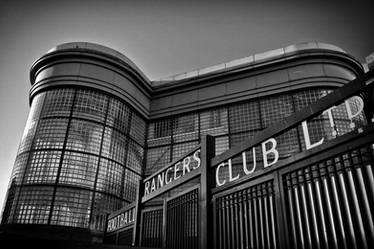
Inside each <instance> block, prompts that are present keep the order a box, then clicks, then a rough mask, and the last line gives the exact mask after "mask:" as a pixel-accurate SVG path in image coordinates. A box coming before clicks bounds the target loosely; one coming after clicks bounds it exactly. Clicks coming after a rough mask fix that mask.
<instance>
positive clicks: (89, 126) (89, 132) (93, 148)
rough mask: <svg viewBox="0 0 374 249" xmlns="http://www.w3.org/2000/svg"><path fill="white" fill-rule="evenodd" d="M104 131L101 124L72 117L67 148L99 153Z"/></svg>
mask: <svg viewBox="0 0 374 249" xmlns="http://www.w3.org/2000/svg"><path fill="white" fill-rule="evenodd" d="M102 132H103V127H102V126H101V125H98V124H96V123H92V122H89V121H84V120H75V119H72V121H71V124H70V129H69V135H68V140H67V144H66V149H69V150H78V151H84V152H89V153H94V154H99V151H100V142H101V136H102Z"/></svg>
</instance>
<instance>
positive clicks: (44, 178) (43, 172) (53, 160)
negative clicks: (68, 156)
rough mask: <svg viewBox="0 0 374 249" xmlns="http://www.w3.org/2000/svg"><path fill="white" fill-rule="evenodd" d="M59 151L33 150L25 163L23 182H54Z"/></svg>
mask: <svg viewBox="0 0 374 249" xmlns="http://www.w3.org/2000/svg"><path fill="white" fill-rule="evenodd" d="M60 159H61V152H60V151H51V150H48V151H35V152H33V153H32V154H31V156H30V160H29V162H28V165H27V169H26V174H25V179H24V183H26V184H27V183H55V181H56V176H57V171H58V167H59V164H60Z"/></svg>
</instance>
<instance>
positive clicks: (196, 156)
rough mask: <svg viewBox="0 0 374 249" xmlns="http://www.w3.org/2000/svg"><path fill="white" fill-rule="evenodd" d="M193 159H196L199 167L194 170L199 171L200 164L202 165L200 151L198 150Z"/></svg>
mask: <svg viewBox="0 0 374 249" xmlns="http://www.w3.org/2000/svg"><path fill="white" fill-rule="evenodd" d="M193 159H195V161H196V162H197V166H194V167H193V169H197V168H199V167H200V164H201V160H200V150H197V151H196V152H195V153H194V154H193Z"/></svg>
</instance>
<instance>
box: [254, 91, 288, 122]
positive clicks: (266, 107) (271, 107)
mask: <svg viewBox="0 0 374 249" xmlns="http://www.w3.org/2000/svg"><path fill="white" fill-rule="evenodd" d="M260 108H261V117H262V122H263V125H264V127H263V128H267V127H269V126H271V125H272V124H275V123H278V122H281V121H283V120H284V118H285V117H288V116H290V115H291V114H292V113H293V109H294V108H293V104H292V98H291V96H288V95H280V96H273V97H269V98H264V99H261V100H260Z"/></svg>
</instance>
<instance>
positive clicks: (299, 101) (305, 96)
mask: <svg viewBox="0 0 374 249" xmlns="http://www.w3.org/2000/svg"><path fill="white" fill-rule="evenodd" d="M330 92H332V90H324V89H309V90H302V91H299V92H297V93H295V94H293V99H294V103H295V110H296V111H298V110H301V109H302V108H304V107H306V106H308V105H310V104H312V103H314V102H316V101H317V100H318V99H320V98H322V97H324V96H326V95H327V94H329V93H330Z"/></svg>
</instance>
